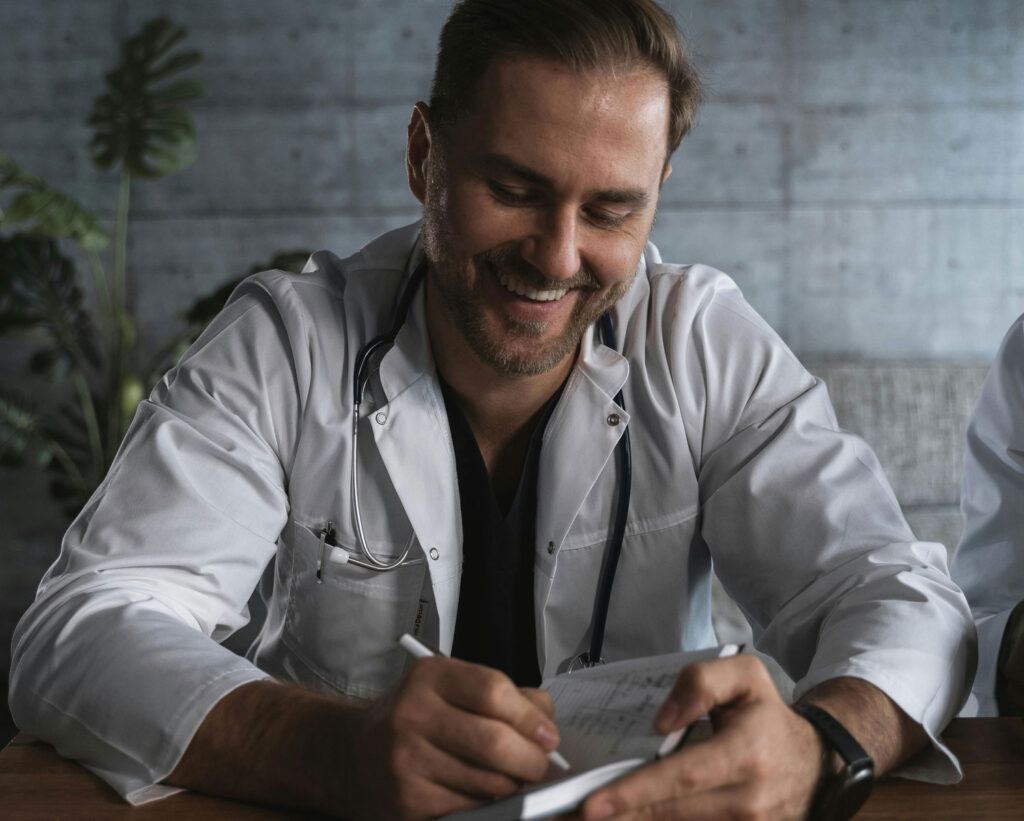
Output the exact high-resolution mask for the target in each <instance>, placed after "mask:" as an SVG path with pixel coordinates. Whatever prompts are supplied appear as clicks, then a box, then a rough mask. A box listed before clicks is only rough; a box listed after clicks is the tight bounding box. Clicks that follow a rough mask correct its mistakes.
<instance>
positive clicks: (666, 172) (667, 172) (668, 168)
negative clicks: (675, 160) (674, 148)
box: [658, 163, 672, 188]
mask: <svg viewBox="0 0 1024 821" xmlns="http://www.w3.org/2000/svg"><path fill="white" fill-rule="evenodd" d="M671 176H672V166H671V165H669V164H668V163H665V170H664V171H662V172H661V185H664V184H665V180H667V179H668V178H669V177H671ZM658 187H659V188H660V187H661V186H658Z"/></svg>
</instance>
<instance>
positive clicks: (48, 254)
mask: <svg viewBox="0 0 1024 821" xmlns="http://www.w3.org/2000/svg"><path fill="white" fill-rule="evenodd" d="M36 327H40V328H42V329H44V330H45V331H47V332H48V336H49V337H50V339H51V340H52V342H53V346H52V347H50V348H44V349H43V350H42V351H40V352H38V353H37V354H36V355H35V356H34V357H33V359H32V364H33V368H34V369H36V370H37V371H43V372H47V373H50V374H53V375H56V376H63V375H64V374H66V373H67V371H68V369H69V368H70V367H71V366H73V365H77V366H79V367H85V366H95V365H97V364H98V363H99V361H100V356H99V352H98V346H97V344H96V338H95V331H94V328H93V324H92V322H91V320H90V318H89V313H88V311H87V310H86V309H85V306H84V305H83V299H82V291H81V290H80V289H79V287H78V285H77V284H76V283H75V270H74V266H73V265H72V263H71V260H69V259H68V258H67V257H65V256H63V255H61V253H60V251H59V250H58V248H57V243H56V242H55V241H53V240H47V239H41V238H39V237H33V236H27V235H25V234H15V235H14V236H12V237H3V238H0V334H3V333H7V332H8V331H12V330H26V329H31V328H36Z"/></svg>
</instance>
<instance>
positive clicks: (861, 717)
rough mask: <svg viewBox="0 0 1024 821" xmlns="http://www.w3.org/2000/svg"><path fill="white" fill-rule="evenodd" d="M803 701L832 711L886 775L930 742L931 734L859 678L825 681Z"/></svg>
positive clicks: (872, 686) (881, 772)
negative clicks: (929, 736) (929, 735)
mask: <svg viewBox="0 0 1024 821" xmlns="http://www.w3.org/2000/svg"><path fill="white" fill-rule="evenodd" d="M799 701H800V702H810V703H812V704H816V705H817V706H819V707H821V708H822V709H823V710H826V711H827V712H828V713H830V714H831V715H832V716H833V717H834V718H835V719H836V720H837V721H838V722H839V723H840V724H842V725H843V726H844V727H845V728H846V729H847V731H849V733H850V734H851V735H852V736H853V737H854V738H855V739H857V741H858V742H860V745H861V746H862V747H863V748H864V750H865V751H866V752H867V753H868V755H870V756H871V758H872V760H873V761H874V763H875V775H876V776H880V775H884V774H886V773H888V772H890V771H891V770H893V769H894V768H895V767H897V766H899V765H900V764H902V763H904V762H905V761H907V760H908V759H909V758H910V757H911V756H913V755H914V754H915V753H917V752H919V751H920V750H921V749H922V748H924V746H925V745H926V744H927V743H928V735H927V734H926V733H925V731H924V729H923V728H922V727H921V725H920V724H918V723H917V722H916V721H914V720H913V719H911V718H910V717H909V716H908V715H907V714H906V713H904V712H903V711H902V710H901V709H900V708H899V707H897V706H896V704H895V703H894V702H893V701H892V699H890V698H889V697H888V696H887V695H885V693H883V692H882V691H881V690H879V689H878V688H877V687H875V686H874V685H873V684H869V683H868V682H866V681H864V680H862V679H857V678H836V679H830V680H828V681H823V682H822V683H821V684H819V685H818V686H816V687H814V688H813V689H811V690H810V691H808V692H807V693H806V694H805V695H804V696H803V697H802V698H800V699H799Z"/></svg>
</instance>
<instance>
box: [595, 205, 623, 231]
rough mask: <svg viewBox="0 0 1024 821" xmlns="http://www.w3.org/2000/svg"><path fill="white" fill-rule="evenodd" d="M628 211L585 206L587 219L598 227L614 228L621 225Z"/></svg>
mask: <svg viewBox="0 0 1024 821" xmlns="http://www.w3.org/2000/svg"><path fill="white" fill-rule="evenodd" d="M630 213H631V212H629V211H608V210H606V209H603V208H586V209H584V214H585V215H586V217H587V219H588V220H589V221H590V222H591V223H592V224H594V225H596V226H597V227H599V228H614V227H615V226H617V225H621V224H622V223H623V222H625V220H626V218H627V217H629V215H630Z"/></svg>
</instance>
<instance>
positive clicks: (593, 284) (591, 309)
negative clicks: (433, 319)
mask: <svg viewBox="0 0 1024 821" xmlns="http://www.w3.org/2000/svg"><path fill="white" fill-rule="evenodd" d="M437 202H438V200H436V199H434V198H428V200H427V205H426V207H425V209H424V232H423V236H424V246H425V250H426V253H427V258H428V259H429V260H430V263H431V265H430V273H429V276H430V277H431V278H432V281H433V283H434V284H435V285H436V287H437V292H438V293H439V294H440V296H441V300H442V301H443V302H444V304H445V307H446V308H447V309H448V312H449V313H450V315H451V317H452V320H453V322H454V323H455V327H456V328H457V329H458V330H459V332H460V333H461V334H462V336H463V338H464V339H465V340H466V343H467V344H468V345H469V347H470V349H471V350H472V351H473V352H474V353H475V354H476V355H477V356H478V357H479V358H480V359H481V360H483V361H484V362H485V363H486V364H488V365H490V366H491V367H492V368H494V369H495V370H496V371H497V372H498V373H501V374H505V375H507V376H538V375H540V374H542V373H546V372H547V371H550V370H551V369H552V368H554V367H555V366H557V365H558V364H559V363H560V362H562V361H563V360H564V359H565V358H566V357H567V356H569V355H570V354H571V353H572V352H573V351H575V350H576V349H577V347H578V346H579V344H580V340H581V339H582V338H583V334H584V332H585V331H586V329H587V328H588V327H590V326H591V325H592V324H593V323H594V322H596V321H597V320H598V318H600V316H601V315H602V314H603V313H605V311H607V310H608V309H609V308H611V307H612V305H614V304H615V303H616V302H618V301H619V299H620V298H621V297H622V296H623V294H625V293H626V291H628V290H629V288H630V286H631V285H632V284H633V277H632V276H631V277H629V278H628V279H626V280H624V281H622V282H619V283H616V284H615V285H614V286H612V287H611V288H609V289H608V291H606V292H605V293H601V290H600V283H599V282H598V279H597V277H596V276H595V275H594V274H593V272H592V271H590V270H589V269H588V268H586V267H583V268H581V269H580V270H579V271H578V272H577V273H576V274H574V275H573V276H572V277H570V278H569V279H567V280H555V281H553V280H549V279H548V278H547V277H545V276H544V275H543V274H542V273H541V272H540V271H538V270H537V269H536V268H534V267H533V266H532V265H530V264H529V263H528V262H526V260H524V259H523V258H522V257H521V256H519V254H518V253H517V252H516V251H515V250H514V249H513V248H512V247H510V246H508V245H504V246H499V247H497V248H491V249H488V250H486V251H482V252H481V253H479V254H476V255H474V256H473V257H472V258H471V259H469V260H468V261H467V260H464V259H461V258H459V257H458V256H457V255H455V254H452V253H451V252H450V250H449V248H450V244H449V243H448V242H446V241H445V239H444V238H443V237H442V231H441V230H440V223H441V222H442V220H441V219H440V214H439V213H438V210H439V209H438V208H436V207H435V206H434V203H437ZM469 268H472V271H470V270H468V269H469ZM500 270H504V271H508V272H510V273H513V274H514V276H515V277H517V278H518V279H520V280H523V281H526V282H529V283H531V285H533V286H534V287H536V288H537V289H539V290H545V289H548V288H551V289H557V288H565V287H569V288H571V289H575V290H578V291H579V292H580V294H579V296H578V297H577V300H576V305H575V306H574V307H573V311H572V314H571V315H570V317H569V320H568V322H567V324H566V326H565V329H564V330H563V331H562V333H561V334H559V336H558V337H557V338H556V339H555V340H553V341H551V342H549V343H547V344H546V345H544V346H543V347H540V342H539V340H540V338H541V337H542V336H543V335H544V332H545V331H546V330H547V323H545V322H530V321H526V320H522V319H518V318H516V317H512V316H507V315H506V316H502V317H501V320H500V321H501V322H502V329H503V331H504V335H503V336H502V338H500V339H499V338H496V335H494V334H493V333H492V332H489V331H488V328H487V325H486V322H485V320H484V314H483V311H482V310H481V307H480V303H481V301H482V297H481V296H480V294H479V293H478V291H480V290H482V288H483V286H484V282H485V280H486V278H488V277H494V276H496V272H497V271H500ZM470 281H472V282H474V283H475V287H472V288H470V287H468V286H467V285H466V283H467V282H470ZM531 342H533V344H532V345H531V344H530V343H531Z"/></svg>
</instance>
